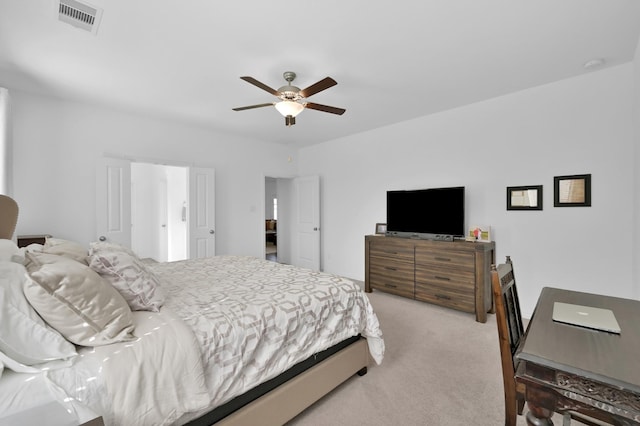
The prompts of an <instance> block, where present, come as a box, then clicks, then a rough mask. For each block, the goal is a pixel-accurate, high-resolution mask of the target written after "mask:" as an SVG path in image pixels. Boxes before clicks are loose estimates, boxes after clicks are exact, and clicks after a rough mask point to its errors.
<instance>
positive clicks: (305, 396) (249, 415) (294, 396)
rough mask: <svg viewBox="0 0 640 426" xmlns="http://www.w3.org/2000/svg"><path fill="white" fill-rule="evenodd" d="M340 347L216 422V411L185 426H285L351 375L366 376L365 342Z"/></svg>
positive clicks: (367, 349)
mask: <svg viewBox="0 0 640 426" xmlns="http://www.w3.org/2000/svg"><path fill="white" fill-rule="evenodd" d="M336 346H338V345H336ZM342 346H343V347H339V349H338V351H337V352H335V351H334V353H333V354H332V355H327V357H326V358H325V359H323V360H322V361H320V362H319V363H316V364H315V365H313V366H312V367H308V368H307V367H304V366H303V367H301V368H302V369H303V370H304V371H302V372H301V373H299V374H296V375H295V376H294V377H292V378H290V379H288V380H286V381H285V382H284V383H282V384H280V385H278V386H277V387H275V388H274V389H272V390H270V391H268V392H267V393H264V394H263V395H262V396H260V397H258V398H256V399H253V400H252V401H251V402H249V403H247V404H245V405H243V406H242V408H239V409H237V410H235V411H233V412H232V413H231V414H229V415H227V416H226V417H224V418H222V419H221V420H219V421H218V420H216V417H219V414H213V413H215V412H216V410H217V409H216V410H214V411H212V412H210V413H207V414H205V415H203V416H202V417H200V418H198V419H195V420H193V421H191V422H189V423H188V425H189V426H200V425H210V424H213V423H215V424H216V425H220V426H244V425H248V424H259V425H264V426H270V425H273V426H281V425H283V424H285V423H286V422H288V421H289V420H291V419H293V418H294V417H295V416H297V415H298V414H300V413H301V412H302V411H303V410H304V409H305V408H307V407H309V406H310V405H312V404H313V403H315V402H316V401H317V400H319V399H320V398H322V397H323V396H324V395H326V394H328V393H329V392H331V391H332V390H333V389H335V388H336V387H337V386H338V385H339V384H341V383H342V382H344V381H345V380H347V379H348V378H350V377H351V376H353V375H354V374H358V375H360V376H362V375H364V374H366V372H367V366H368V365H369V363H370V359H371V357H370V354H369V348H368V346H367V340H366V339H365V338H362V337H359V338H356V339H354V341H353V342H352V343H347V344H346V346H345V345H344V344H343V345H342ZM317 356H322V355H321V354H318V355H317ZM314 358H315V357H314ZM310 361H312V360H310ZM301 364H303V363H301ZM276 379H278V378H276ZM276 379H273V380H276ZM230 402H231V403H233V402H234V401H233V400H232V401H230ZM221 408H222V407H221Z"/></svg>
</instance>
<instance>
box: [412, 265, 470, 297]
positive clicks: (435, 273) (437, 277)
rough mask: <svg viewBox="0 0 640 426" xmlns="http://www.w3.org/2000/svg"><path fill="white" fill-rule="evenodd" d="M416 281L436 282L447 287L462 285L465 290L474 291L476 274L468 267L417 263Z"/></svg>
mask: <svg viewBox="0 0 640 426" xmlns="http://www.w3.org/2000/svg"><path fill="white" fill-rule="evenodd" d="M415 278H416V282H417V283H418V282H421V283H425V284H427V283H429V284H430V283H434V284H436V285H441V286H445V287H454V288H457V287H460V288H463V289H465V291H474V287H475V274H474V273H473V271H470V270H469V269H468V268H463V267H458V268H455V267H454V268H436V267H432V266H428V265H427V266H425V265H416V273H415Z"/></svg>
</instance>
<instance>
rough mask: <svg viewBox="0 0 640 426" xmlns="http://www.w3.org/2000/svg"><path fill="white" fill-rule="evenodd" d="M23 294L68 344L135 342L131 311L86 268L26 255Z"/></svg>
mask: <svg viewBox="0 0 640 426" xmlns="http://www.w3.org/2000/svg"><path fill="white" fill-rule="evenodd" d="M26 257H27V263H26V267H27V271H28V272H29V275H30V276H31V280H28V281H27V282H26V284H25V286H24V293H25V296H26V297H27V300H29V302H30V303H31V306H33V307H34V309H35V310H36V311H37V312H38V313H39V314H40V316H41V317H42V318H44V320H45V321H46V322H48V323H49V324H50V325H51V326H52V327H53V328H55V329H56V330H58V332H60V334H62V335H63V336H64V337H66V338H67V340H69V341H70V342H73V343H75V344H77V345H82V346H98V345H106V344H109V343H114V342H121V341H127V340H132V339H134V336H133V334H132V332H133V328H134V326H133V323H132V321H133V318H132V316H131V309H129V306H128V305H127V302H126V301H125V300H124V299H123V298H122V296H120V294H119V293H118V292H117V291H116V289H114V288H113V287H111V285H109V283H108V282H106V281H105V280H104V279H103V278H101V277H100V275H98V274H97V273H96V272H94V271H93V270H92V269H91V268H89V267H88V266H87V265H83V264H82V263H80V262H76V261H75V260H72V259H69V258H67V257H64V256H57V255H54V254H48V253H27V254H26Z"/></svg>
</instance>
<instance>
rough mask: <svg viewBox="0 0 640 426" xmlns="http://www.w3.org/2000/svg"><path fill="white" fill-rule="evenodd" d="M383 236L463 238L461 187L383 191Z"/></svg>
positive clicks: (462, 193) (462, 191)
mask: <svg viewBox="0 0 640 426" xmlns="http://www.w3.org/2000/svg"><path fill="white" fill-rule="evenodd" d="M387 233H388V234H389V235H397V236H405V237H417V238H430V236H432V235H450V236H462V235H464V234H465V230H464V187H463V186H459V187H453V188H433V189H419V190H410V191H387Z"/></svg>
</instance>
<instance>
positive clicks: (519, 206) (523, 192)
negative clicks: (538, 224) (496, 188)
mask: <svg viewBox="0 0 640 426" xmlns="http://www.w3.org/2000/svg"><path fill="white" fill-rule="evenodd" d="M507 210H542V185H527V186H507Z"/></svg>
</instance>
